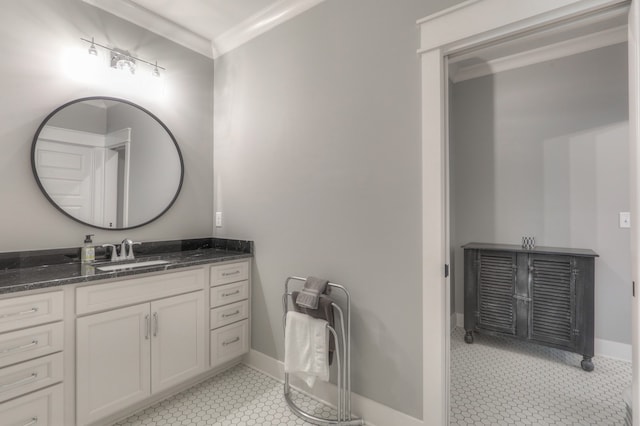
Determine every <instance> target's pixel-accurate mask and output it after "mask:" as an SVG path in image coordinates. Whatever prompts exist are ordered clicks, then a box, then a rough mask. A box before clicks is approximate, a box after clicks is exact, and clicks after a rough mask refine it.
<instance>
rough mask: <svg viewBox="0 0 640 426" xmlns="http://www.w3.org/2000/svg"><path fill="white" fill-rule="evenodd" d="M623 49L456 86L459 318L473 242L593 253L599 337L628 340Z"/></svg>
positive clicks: (455, 231) (454, 162)
mask: <svg viewBox="0 0 640 426" xmlns="http://www.w3.org/2000/svg"><path fill="white" fill-rule="evenodd" d="M626 49H627V47H626V44H618V45H615V46H610V47H607V48H602V49H598V50H594V51H591V52H586V53H583V54H579V55H574V56H570V57H567V58H563V59H559V60H554V61H549V62H545V63H540V64H536V65H533V66H529V67H526V68H521V69H516V70H511V71H507V72H503V73H499V74H495V75H492V76H486V77H482V78H477V79H473V80H468V81H465V82H461V83H458V84H455V85H453V90H452V93H451V96H452V111H453V114H452V117H451V161H452V179H451V181H452V189H451V190H452V197H451V204H452V212H453V214H452V224H453V228H452V248H454V249H455V258H454V261H455V270H456V274H455V277H456V282H455V290H456V311H457V312H459V313H462V312H463V311H464V297H463V294H464V293H463V289H464V282H463V262H462V259H463V253H462V249H460V245H462V244H465V243H467V242H471V241H477V242H498V243H511V244H520V242H521V237H522V236H523V235H531V236H535V238H536V244H537V245H547V246H559V247H563V246H564V247H578V248H590V249H593V250H595V251H596V252H597V253H598V254H599V255H600V257H599V258H598V259H597V260H596V289H595V292H596V330H595V332H596V337H597V338H601V339H607V340H612V341H616V342H622V343H631V304H630V302H629V294H630V291H631V290H630V282H631V264H630V250H629V246H630V242H629V229H620V228H618V212H621V211H629V164H628V163H629V160H628V140H627V137H628V136H627V135H628V107H627V101H628V99H627V50H626Z"/></svg>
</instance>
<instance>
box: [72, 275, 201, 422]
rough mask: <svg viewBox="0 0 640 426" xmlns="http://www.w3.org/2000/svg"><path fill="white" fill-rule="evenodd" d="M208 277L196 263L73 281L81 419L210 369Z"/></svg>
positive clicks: (96, 417) (105, 413)
mask: <svg viewBox="0 0 640 426" xmlns="http://www.w3.org/2000/svg"><path fill="white" fill-rule="evenodd" d="M204 282H205V270H204V268H199V269H192V270H187V271H180V272H169V273H165V274H162V275H154V276H148V277H142V278H133V279H127V280H122V281H120V282H115V283H107V284H99V285H92V286H86V287H79V288H77V289H76V311H77V312H78V313H82V314H85V313H86V315H83V316H80V317H79V318H77V320H76V364H77V369H76V395H77V397H76V404H77V406H76V413H77V423H78V424H79V425H85V424H91V423H93V422H95V421H97V420H99V419H102V418H104V417H106V416H109V415H111V414H114V413H116V412H118V411H120V410H122V409H124V408H126V407H129V406H131V405H133V404H135V403H136V402H140V401H143V400H145V399H146V398H148V397H149V396H151V395H153V394H156V393H158V392H161V391H163V390H166V389H168V388H170V387H172V386H174V385H176V384H179V383H181V382H183V381H185V380H187V379H189V378H191V377H194V376H197V375H198V374H200V373H203V372H204V371H205V370H206V368H207V364H206V352H205V349H206V346H205V345H206V341H205V339H206V324H207V318H206V310H205V302H206V299H205V295H204ZM138 302H141V303H138ZM133 303H135V304H133ZM105 309H106V310H105ZM94 311H100V312H97V313H91V312H94Z"/></svg>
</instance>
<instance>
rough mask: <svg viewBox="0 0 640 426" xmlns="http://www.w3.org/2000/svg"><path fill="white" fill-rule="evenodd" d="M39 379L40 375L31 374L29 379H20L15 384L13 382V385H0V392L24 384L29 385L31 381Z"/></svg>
mask: <svg viewBox="0 0 640 426" xmlns="http://www.w3.org/2000/svg"><path fill="white" fill-rule="evenodd" d="M37 378H38V373H31V375H30V376H29V377H25V378H24V379H19V380H16V381H15V382H13V383H5V384H3V385H0V390H1V389H6V388H10V387H12V386H16V385H21V384H23V383H28V382H31V381H33V380H35V379H37Z"/></svg>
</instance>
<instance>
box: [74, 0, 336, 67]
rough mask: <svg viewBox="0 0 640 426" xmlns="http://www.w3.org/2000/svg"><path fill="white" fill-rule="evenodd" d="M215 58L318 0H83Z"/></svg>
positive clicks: (308, 7) (306, 8)
mask: <svg viewBox="0 0 640 426" xmlns="http://www.w3.org/2000/svg"><path fill="white" fill-rule="evenodd" d="M83 1H84V2H85V3H89V4H92V5H94V6H96V7H98V8H100V9H103V10H106V11H107V12H109V13H112V14H114V15H116V16H118V17H120V18H123V19H126V20H128V21H130V22H133V23H134V24H137V25H140V26H142V27H144V28H146V29H148V30H149V31H152V32H155V33H156V34H159V35H161V36H163V37H166V38H168V39H170V40H173V41H175V42H176V43H179V44H181V45H183V46H185V47H187V48H189V49H192V50H194V51H196V52H198V53H200V54H203V55H205V56H208V57H211V58H215V57H217V56H220V55H222V54H224V53H226V52H228V51H230V50H232V49H234V48H236V47H238V46H240V45H241V44H243V43H246V42H247V41H249V40H251V39H252V38H254V37H257V36H258V35H260V34H263V33H264V32H266V31H268V30H270V29H271V28H273V27H275V26H277V25H280V24H281V23H283V22H286V21H287V20H289V19H291V18H293V17H294V16H297V15H298V14H300V13H302V12H304V11H306V10H308V9H310V8H312V7H313V6H315V5H317V4H319V3H321V2H322V1H324V0H83Z"/></svg>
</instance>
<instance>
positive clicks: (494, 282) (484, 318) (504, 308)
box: [476, 252, 516, 335]
mask: <svg viewBox="0 0 640 426" xmlns="http://www.w3.org/2000/svg"><path fill="white" fill-rule="evenodd" d="M515 285H516V254H515V253H506V252H505V253H502V252H480V253H479V255H478V277H477V286H478V288H477V297H478V302H477V303H478V304H477V313H476V316H477V324H478V327H480V328H483V329H485V330H492V331H497V332H500V333H506V334H511V335H514V334H515V333H516V315H515V313H516V301H515V298H514V294H515Z"/></svg>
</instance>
